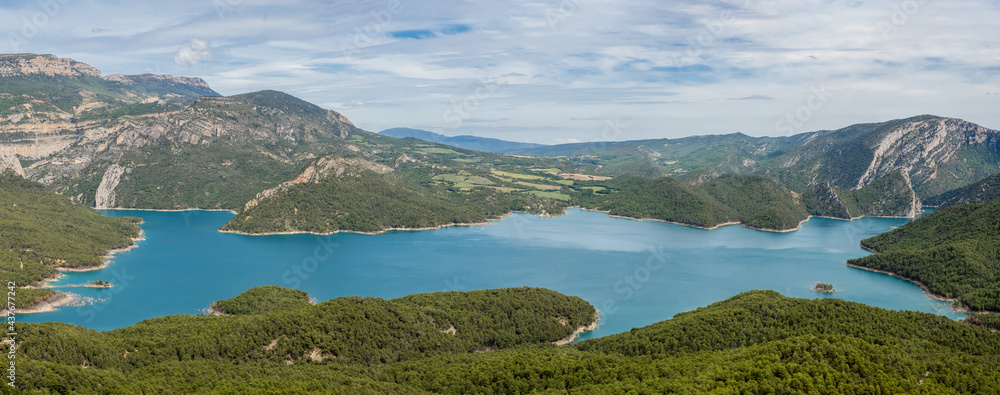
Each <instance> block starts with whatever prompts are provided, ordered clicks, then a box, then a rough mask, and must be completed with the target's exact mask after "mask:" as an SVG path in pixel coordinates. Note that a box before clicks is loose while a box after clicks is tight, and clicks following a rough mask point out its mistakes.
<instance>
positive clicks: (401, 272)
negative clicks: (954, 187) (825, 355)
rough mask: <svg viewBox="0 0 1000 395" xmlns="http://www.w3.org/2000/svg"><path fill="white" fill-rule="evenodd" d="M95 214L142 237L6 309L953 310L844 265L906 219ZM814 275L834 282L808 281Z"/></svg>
mask: <svg viewBox="0 0 1000 395" xmlns="http://www.w3.org/2000/svg"><path fill="white" fill-rule="evenodd" d="M103 213H104V214H105V215H108V216H113V217H121V216H136V217H141V218H143V219H144V220H145V223H144V224H143V225H142V228H143V230H144V232H145V240H142V241H140V242H139V243H138V244H139V247H138V248H135V249H133V250H131V251H129V252H126V253H123V254H120V255H117V256H115V257H114V259H113V262H112V263H111V265H109V266H108V267H107V268H105V269H102V270H99V271H94V272H86V273H67V276H66V277H63V278H62V279H60V280H59V281H56V282H54V283H52V285H53V286H54V287H55V289H56V290H60V291H64V292H71V293H74V294H77V295H80V296H81V297H82V298H83V299H82V303H78V304H77V305H74V306H63V307H61V308H60V309H59V310H58V311H56V312H51V313H41V314H31V315H25V316H21V317H18V318H19V319H23V320H25V321H28V322H46V321H60V322H65V323H69V324H75V325H81V326H84V327H88V328H93V329H97V330H110V329H115V328H120V327H124V326H128V325H131V324H134V323H136V322H139V321H142V320H144V319H148V318H153V317H160V316H164V315H172V314H201V313H202V311H203V310H204V309H205V308H207V307H208V306H209V304H210V303H211V302H213V301H216V300H220V299H227V298H231V297H233V296H236V295H237V294H239V293H240V292H243V291H246V290H247V289H249V288H251V287H254V286H258V285H280V286H285V287H290V288H298V289H301V290H303V291H306V292H308V293H309V294H310V295H311V296H312V297H313V298H314V299H316V300H319V301H325V300H329V299H332V298H335V297H339V296H374V297H380V298H387V299H389V298H395V297H399V296H403V295H408V294H413V293H423V292H438V291H468V290H474V289H488V288H505V287H520V286H532V287H542V288H549V289H552V290H555V291H558V292H561V293H564V294H567V295H576V296H580V297H582V298H583V299H585V300H587V301H588V302H590V303H591V304H593V305H594V306H596V307H597V308H598V309H600V310H601V325H600V327H599V328H598V329H597V330H596V331H594V332H591V333H589V334H586V335H584V338H588V337H600V336H605V335H609V334H613V333H619V332H623V331H628V330H630V329H631V328H633V327H641V326H645V325H648V324H651V323H654V322H658V321H662V320H666V319H669V318H671V317H673V315H674V314H677V313H680V312H684V311H689V310H693V309H696V308H698V307H702V306H707V305H709V304H711V303H713V302H717V301H720V300H723V299H726V298H729V297H731V296H733V295H736V294H738V293H740V292H744V291H749V290H755V289H771V290H775V291H778V292H781V293H782V294H784V295H786V296H792V297H798V298H818V297H834V298H841V299H845V300H850V301H856V302H861V303H865V304H869V305H873V306H879V307H883V308H887V309H894V310H917V311H924V312H930V313H936V314H940V315H945V316H949V317H952V318H961V317H963V315H961V314H956V313H953V312H952V311H951V308H950V304H949V303H944V302H938V301H934V300H932V299H930V298H928V297H927V295H925V294H924V292H923V291H922V290H921V289H920V288H919V287H918V286H916V285H914V284H911V283H909V282H906V281H903V280H900V279H896V278H893V277H891V276H888V275H884V274H878V273H872V272H867V271H863V270H859V269H854V268H850V267H847V266H846V265H844V263H845V262H846V261H847V260H848V259H850V258H856V257H861V256H865V255H868V254H869V253H868V252H867V251H865V250H864V249H862V248H861V247H860V246H859V245H858V242H859V241H860V240H861V239H864V238H867V237H871V236H874V235H877V234H880V233H883V232H886V231H889V230H890V229H891V227H893V226H901V225H903V224H905V223H906V222H908V221H909V220H908V219H898V218H863V219H859V220H854V221H842V220H834V219H826V218H812V219H810V220H809V221H807V222H806V223H804V224H803V225H802V228H801V229H799V230H798V231H794V232H789V233H772V232H764V231H757V230H751V229H747V228H744V227H741V226H726V227H722V228H719V229H715V230H703V229H696V228H691V227H686V226H681V225H674V224H668V223H663V222H656V221H636V220H631V219H625V218H614V217H610V216H608V215H605V214H603V213H597V212H589V211H583V210H579V209H570V210H568V211H567V213H566V215H563V216H559V217H537V216H533V215H528V214H514V215H511V216H507V217H505V218H504V219H503V220H500V221H496V222H492V223H490V224H488V225H481V226H472V227H450V228H443V229H438V230H430V231H393V232H388V233H385V234H381V235H376V236H371V235H359V234H352V233H338V234H334V235H329V236H316V235H306V234H301V235H273V236H246V235H238V234H226V233H220V232H218V231H217V229H218V228H219V226H221V225H222V224H224V223H226V222H227V221H229V220H230V219H231V218H233V214H231V213H228V212H212V211H188V212H153V211H119V210H109V211H103ZM91 280H108V281H110V282H111V283H112V284H113V285H114V288H111V289H93V288H82V287H73V285H79V284H85V283H87V282H88V281H91ZM816 282H827V283H832V284H833V285H834V286H835V287H836V288H837V289H838V290H840V291H842V292H839V293H834V294H818V293H815V292H813V291H812V290H811V287H812V286H813V284H814V283H816Z"/></svg>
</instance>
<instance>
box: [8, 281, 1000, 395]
mask: <svg viewBox="0 0 1000 395" xmlns="http://www.w3.org/2000/svg"><path fill="white" fill-rule="evenodd" d="M594 311H595V310H594V308H593V307H591V306H589V305H588V304H587V303H586V302H584V301H583V300H580V299H579V298H574V297H567V296H563V295H560V294H558V293H555V292H552V291H547V290H541V289H533V288H518V289H506V290H492V291H473V292H451V293H436V294H423V295H413V296H408V297H404V298H399V299H394V300H389V301H386V300H382V299H375V298H338V299H334V300H331V301H327V302H323V303H320V304H318V305H315V306H307V307H303V308H298V309H293V310H286V311H274V312H269V313H265V314H260V315H234V316H227V317H211V316H171V317H164V318H157V319H152V320H147V321H144V322H142V323H139V324H136V325H134V326H132V327H128V328H123V329H119V330H114V331H110V332H105V333H99V332H96V331H92V330H87V329H83V328H79V327H74V326H70V325H65V324H58V323H46V324H20V325H21V329H20V333H21V334H22V336H23V339H25V341H24V343H23V345H22V347H20V348H19V349H18V354H17V359H16V360H17V363H18V372H19V374H20V376H19V378H18V380H19V381H18V382H19V383H20V385H21V386H22V387H23V388H24V389H25V390H29V391H30V390H46V389H47V390H52V391H66V390H73V391H75V392H80V393H91V392H111V393H140V392H170V393H193V392H231V393H262V392H268V391H270V392H274V391H280V392H282V393H306V392H327V393H330V392H334V393H416V394H423V393H444V394H458V393H498V392H512V391H516V392H520V393H527V392H540V393H566V392H570V393H624V392H636V393H682V394H690V393H816V394H843V393H858V394H873V393H876V394H877V393H911V394H960V393H988V392H989V391H991V390H992V389H995V388H997V387H998V386H1000V373H998V372H1000V369H997V368H998V367H1000V358H998V355H1000V337H997V336H996V334H995V333H991V332H990V331H989V330H988V329H987V328H985V327H983V326H973V325H968V324H965V323H961V322H956V321H952V320H949V319H947V318H944V317H940V316H936V315H931V314H925V313H915V312H897V311H887V310H883V309H879V308H874V307H868V306H864V305H862V304H858V303H853V302H846V301H842V300H839V299H819V300H804V299H792V298H786V297H783V296H781V295H779V294H777V293H776V292H772V291H754V292H748V293H744V294H740V295H737V296H735V297H733V298H730V299H728V300H725V301H721V302H718V303H715V304H712V305H711V306H708V307H704V308H700V309H697V310H695V311H691V312H687V313H682V314H678V315H677V316H675V317H674V318H673V319H670V320H667V321H663V322H659V323H656V324H653V325H650V326H647V327H644V328H636V329H633V330H632V331H631V332H626V333H622V334H618V335H612V336H608V337H604V338H600V339H593V340H587V341H584V342H581V343H578V344H576V345H569V346H564V347H556V346H554V345H552V344H549V342H551V341H553V340H555V339H558V338H559V337H561V336H564V335H565V334H568V333H569V332H570V331H572V330H573V328H575V327H576V326H577V325H586V324H587V323H590V322H591V321H592V320H593V314H594ZM279 389H280V390H279Z"/></svg>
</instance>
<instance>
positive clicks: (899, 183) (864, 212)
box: [836, 171, 915, 218]
mask: <svg viewBox="0 0 1000 395" xmlns="http://www.w3.org/2000/svg"><path fill="white" fill-rule="evenodd" d="M836 193H837V196H838V197H839V198H840V201H841V202H842V203H843V205H844V206H845V207H847V210H848V212H849V213H850V218H856V217H863V216H872V217H908V216H910V211H911V209H912V208H913V204H914V199H915V196H914V194H913V191H912V190H910V187H909V185H908V184H907V182H906V178H905V176H904V175H903V173H902V172H901V171H895V172H893V173H890V174H889V175H886V176H885V177H882V178H880V179H878V181H875V182H873V183H871V184H869V185H867V186H865V187H864V188H861V189H858V190H844V189H836Z"/></svg>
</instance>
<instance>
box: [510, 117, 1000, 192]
mask: <svg viewBox="0 0 1000 395" xmlns="http://www.w3.org/2000/svg"><path fill="white" fill-rule="evenodd" d="M518 153H520V154H525V155H561V156H569V157H571V158H574V159H575V160H576V161H577V162H580V163H592V164H597V165H601V166H602V171H603V172H604V173H605V174H607V175H619V174H644V175H647V176H649V177H658V176H662V175H670V176H673V177H679V178H681V179H685V180H689V181H692V182H703V181H705V180H709V179H712V178H715V177H717V176H720V175H723V174H728V173H740V174H757V175H764V176H768V177H771V178H775V179H777V180H779V181H781V182H782V183H784V184H785V185H786V186H788V187H789V188H790V189H792V190H806V189H809V188H812V187H814V186H817V185H823V184H825V183H829V185H830V186H831V187H835V188H839V189H843V190H857V189H860V188H863V187H865V186H867V185H870V184H872V183H875V182H876V181H877V180H879V179H882V178H883V177H885V176H887V175H889V174H892V173H894V172H897V171H901V172H902V173H904V174H905V176H906V178H905V180H907V181H906V182H907V183H908V184H909V186H908V187H907V188H909V189H912V190H913V191H914V193H916V195H917V197H918V198H920V199H921V200H922V201H924V202H927V203H931V204H936V203H940V202H941V201H943V197H944V196H946V195H945V194H947V193H948V192H949V191H953V190H956V189H960V188H962V187H965V186H968V185H969V184H972V183H974V182H976V181H978V180H980V179H982V178H983V177H986V176H989V175H990V174H995V173H998V172H1000V132H997V131H996V130H991V129H987V128H985V127H982V126H979V125H976V124H973V123H970V122H967V121H963V120H960V119H954V118H944V117H937V116H930V115H924V116H918V117H913V118H908V119H901V120H895V121H889V122H882V123H873V124H858V125H852V126H848V127H846V128H843V129H838V130H832V131H818V132H809V133H803V134H799V135H794V136H789V137H751V136H747V135H743V134H739V133H737V134H729V135H717V136H694V137H686V138H681V139H660V140H642V141H629V142H612V143H584V144H569V145H561V146H549V147H541V148H535V149H528V150H522V151H519V152H518Z"/></svg>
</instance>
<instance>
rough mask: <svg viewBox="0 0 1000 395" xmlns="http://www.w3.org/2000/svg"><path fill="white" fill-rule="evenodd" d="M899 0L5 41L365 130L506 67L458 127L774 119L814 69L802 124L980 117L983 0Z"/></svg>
mask: <svg viewBox="0 0 1000 395" xmlns="http://www.w3.org/2000/svg"><path fill="white" fill-rule="evenodd" d="M912 1H913V0H887V1H884V2H859V1H856V0H754V1H749V2H747V1H744V0H723V1H722V2H704V1H699V0H674V1H671V2H662V1H652V0H587V1H574V2H570V3H572V4H576V5H577V7H575V9H572V10H562V11H559V13H558V14H557V16H558V17H559V18H558V21H556V23H554V24H553V23H551V22H552V21H551V16H552V14H551V11H552V10H553V9H556V10H557V11H558V8H557V7H559V5H560V3H562V2H561V1H552V0H508V1H500V0H478V1H461V2H454V1H450V2H443V1H440V0H438V1H431V0H427V1H424V2H419V3H418V2H401V3H400V4H402V5H401V7H400V8H398V9H395V8H394V10H395V12H393V11H390V8H389V7H390V4H391V2H390V1H388V0H369V1H345V2H328V1H320V0H241V1H240V2H234V3H233V4H234V6H233V7H231V9H229V8H227V10H226V14H225V18H220V17H219V15H218V14H217V12H216V9H215V8H214V7H213V2H211V1H205V0H177V1H174V2H171V3H170V4H169V6H167V5H166V4H167V3H162V2H161V3H151V2H132V1H126V0H107V1H100V2H97V1H89V0H81V1H80V2H70V3H68V4H67V5H66V6H65V7H64V8H63V11H62V12H61V13H60V15H58V16H56V17H53V18H52V20H51V21H50V23H49V24H48V25H46V26H45V27H44V28H43V29H41V30H40V32H39V33H38V36H37V37H34V38H32V39H31V40H30V41H29V42H28V43H26V44H24V45H23V48H21V49H22V50H23V51H30V52H38V53H54V54H57V55H59V56H66V57H73V58H75V59H77V60H80V61H84V62H87V63H91V64H93V65H94V66H95V67H98V68H100V69H102V70H103V71H104V72H105V73H106V74H107V73H111V72H119V73H132V74H138V73H143V72H147V71H148V70H157V71H158V72H163V73H171V74H178V75H190V76H193V77H202V78H205V79H206V80H207V81H208V82H209V83H210V84H212V86H213V87H214V88H215V89H217V90H218V91H220V93H223V94H237V93H244V92H248V91H255V90H260V89H278V90H282V91H286V92H288V93H290V94H293V95H296V96H299V97H301V98H303V99H306V100H309V101H311V102H314V103H319V104H322V105H324V106H328V107H330V108H333V109H338V110H343V112H344V113H345V115H346V116H348V117H349V118H351V119H352V121H354V122H355V123H356V124H358V125H359V126H361V127H363V128H366V129H370V130H381V129H386V128H390V127H397V126H410V127H424V128H428V129H432V130H443V129H446V128H447V127H448V126H449V125H450V124H449V123H448V122H447V121H445V120H444V119H443V117H442V114H444V113H446V111H448V110H449V109H450V108H452V106H453V104H452V103H454V102H461V101H462V100H464V99H465V98H467V97H468V96H469V95H470V92H471V91H470V89H469V87H473V89H474V87H475V86H476V84H477V83H479V82H480V80H481V79H483V78H484V77H488V76H497V78H501V79H503V80H504V81H505V82H506V83H507V84H506V86H505V87H504V89H503V90H502V91H501V92H499V93H498V94H495V95H489V97H485V98H483V99H482V100H480V103H479V104H478V106H477V108H476V111H475V113H474V114H473V115H471V116H470V117H469V118H472V119H473V120H475V118H478V119H484V120H497V119H503V120H504V121H503V122H466V123H464V124H463V125H462V130H461V132H462V133H465V134H474V135H483V136H489V137H499V138H514V139H521V140H527V141H534V142H544V143H551V142H554V141H557V140H560V141H569V140H572V139H576V140H580V141H590V140H595V139H601V135H600V133H601V130H602V128H603V123H602V122H601V121H598V120H595V121H579V120H576V121H574V120H572V119H583V118H615V117H619V118H622V119H625V118H628V119H629V121H628V123H629V125H630V128H629V129H628V132H627V133H626V134H625V135H623V136H621V138H627V139H641V138H652V137H678V136H684V135H691V134H706V133H730V132H736V131H740V132H744V133H747V134H754V135H767V134H775V130H774V123H775V120H776V119H778V118H779V117H781V116H783V115H784V114H786V113H787V112H788V111H794V110H795V109H796V108H797V107H798V106H800V105H802V103H803V101H804V100H806V98H807V97H808V95H809V93H810V89H812V88H813V87H816V86H820V85H825V86H826V87H828V88H829V89H830V90H831V91H832V92H835V96H833V97H832V98H831V99H830V102H829V103H827V105H825V106H824V107H823V108H822V110H820V111H817V112H816V114H814V116H813V117H812V118H811V119H810V120H809V122H807V123H806V125H804V126H803V131H804V130H816V129H830V128H837V127H842V126H846V125H848V124H852V123H856V122H871V121H884V120H887V119H891V118H898V117H906V116H912V115H916V114H923V113H933V114H938V115H944V116H954V117H960V118H965V119H968V120H970V121H973V122H978V123H981V124H984V125H985V126H987V127H992V128H1000V113H998V112H997V111H996V110H995V109H996V100H997V97H1000V96H998V95H997V94H998V91H1000V89H998V88H997V87H998V86H1000V69H998V68H997V65H1000V50H998V44H997V43H996V37H1000V24H996V23H995V21H996V20H998V19H1000V8H998V7H997V6H996V4H995V0H952V1H949V2H946V3H941V2H926V1H925V2H921V3H920V4H921V5H920V7H918V8H917V9H912V7H911V8H906V9H910V10H911V12H908V13H907V14H906V15H905V18H901V17H900V16H898V15H894V13H895V12H897V11H896V9H897V8H900V7H894V6H902V5H904V3H906V2H912ZM9 3H12V6H11V7H9V8H5V9H10V10H11V12H4V13H2V14H0V26H19V24H20V23H21V20H22V18H23V17H29V18H30V17H31V13H33V12H36V11H37V9H36V8H37V4H36V3H35V1H34V0H11V1H10V2H9ZM227 4H229V3H227ZM903 8H905V7H903ZM387 12H388V13H387ZM386 15H389V16H390V17H389V18H386ZM894 17H896V19H895V20H896V21H897V22H900V23H894V24H892V25H891V27H892V28H893V29H892V30H891V31H890V32H889V34H883V31H884V30H885V29H884V28H880V24H882V25H883V26H884V23H885V22H886V21H889V22H890V23H893V18H894ZM904 19H905V21H904ZM456 26H461V27H464V29H459V30H462V32H460V33H457V34H431V35H429V36H432V38H426V39H415V38H407V37H406V36H407V35H406V34H401V35H393V34H392V33H394V32H400V31H410V32H419V31H432V32H441V31H442V30H443V29H448V28H452V27H456ZM366 29H368V30H366ZM359 34H360V35H361V36H360V37H361V40H358V38H359ZM411 36H412V35H411ZM416 36H420V35H419V34H417V35H416ZM192 37H197V38H198V39H199V40H196V41H195V40H190V39H191V38H192ZM355 42H362V43H363V44H364V45H361V46H357V45H353V44H352V43H355ZM177 43H186V44H185V45H184V46H183V47H181V48H180V50H178V49H177ZM195 66H198V67H195ZM678 66H682V67H678ZM161 68H162V69H161ZM987 92H990V93H993V95H989V96H987V95H986V93H987ZM732 99H742V100H732ZM768 99H769V100H768ZM390 103H391V104H390ZM591 124H592V125H591ZM445 131H446V130H445Z"/></svg>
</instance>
